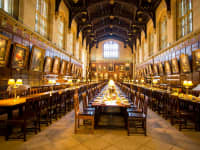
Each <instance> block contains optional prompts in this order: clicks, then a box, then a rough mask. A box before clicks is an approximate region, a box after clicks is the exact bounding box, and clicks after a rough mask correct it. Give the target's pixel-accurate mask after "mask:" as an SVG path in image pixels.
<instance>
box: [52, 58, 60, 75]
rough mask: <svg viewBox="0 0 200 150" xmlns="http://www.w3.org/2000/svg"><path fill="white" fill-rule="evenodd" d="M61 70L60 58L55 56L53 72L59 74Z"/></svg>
mask: <svg viewBox="0 0 200 150" xmlns="http://www.w3.org/2000/svg"><path fill="white" fill-rule="evenodd" d="M59 70H60V58H59V57H57V56H55V58H54V62H53V70H52V72H53V73H55V74H58V73H59Z"/></svg>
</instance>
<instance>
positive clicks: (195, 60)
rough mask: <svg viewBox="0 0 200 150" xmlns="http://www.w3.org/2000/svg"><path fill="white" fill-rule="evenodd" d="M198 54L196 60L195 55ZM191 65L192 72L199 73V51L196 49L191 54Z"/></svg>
mask: <svg viewBox="0 0 200 150" xmlns="http://www.w3.org/2000/svg"><path fill="white" fill-rule="evenodd" d="M197 53H198V54H199V55H198V56H197V57H198V60H197V57H195V55H196V54H197ZM197 61H198V65H197V63H196V62H197ZM192 65H193V71H197V72H200V49H197V50H195V51H193V52H192Z"/></svg>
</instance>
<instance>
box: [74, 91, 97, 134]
mask: <svg viewBox="0 0 200 150" xmlns="http://www.w3.org/2000/svg"><path fill="white" fill-rule="evenodd" d="M78 97H79V96H78V94H77V93H76V94H74V111H75V128H74V132H75V133H77V130H78V128H79V127H80V120H83V121H85V120H88V121H90V122H91V129H92V131H93V132H94V111H88V110H83V111H82V112H80V109H79V99H78Z"/></svg>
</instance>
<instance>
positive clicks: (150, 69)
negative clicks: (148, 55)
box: [148, 64, 153, 75]
mask: <svg viewBox="0 0 200 150" xmlns="http://www.w3.org/2000/svg"><path fill="white" fill-rule="evenodd" d="M148 68H149V74H150V75H152V74H153V70H152V66H151V64H149V65H148Z"/></svg>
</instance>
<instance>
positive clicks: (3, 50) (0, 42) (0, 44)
mask: <svg viewBox="0 0 200 150" xmlns="http://www.w3.org/2000/svg"><path fill="white" fill-rule="evenodd" d="M10 46H11V40H10V39H9V38H8V37H6V36H3V35H1V34H0V67H5V66H6V65H7V64H8V57H9V53H10Z"/></svg>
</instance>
